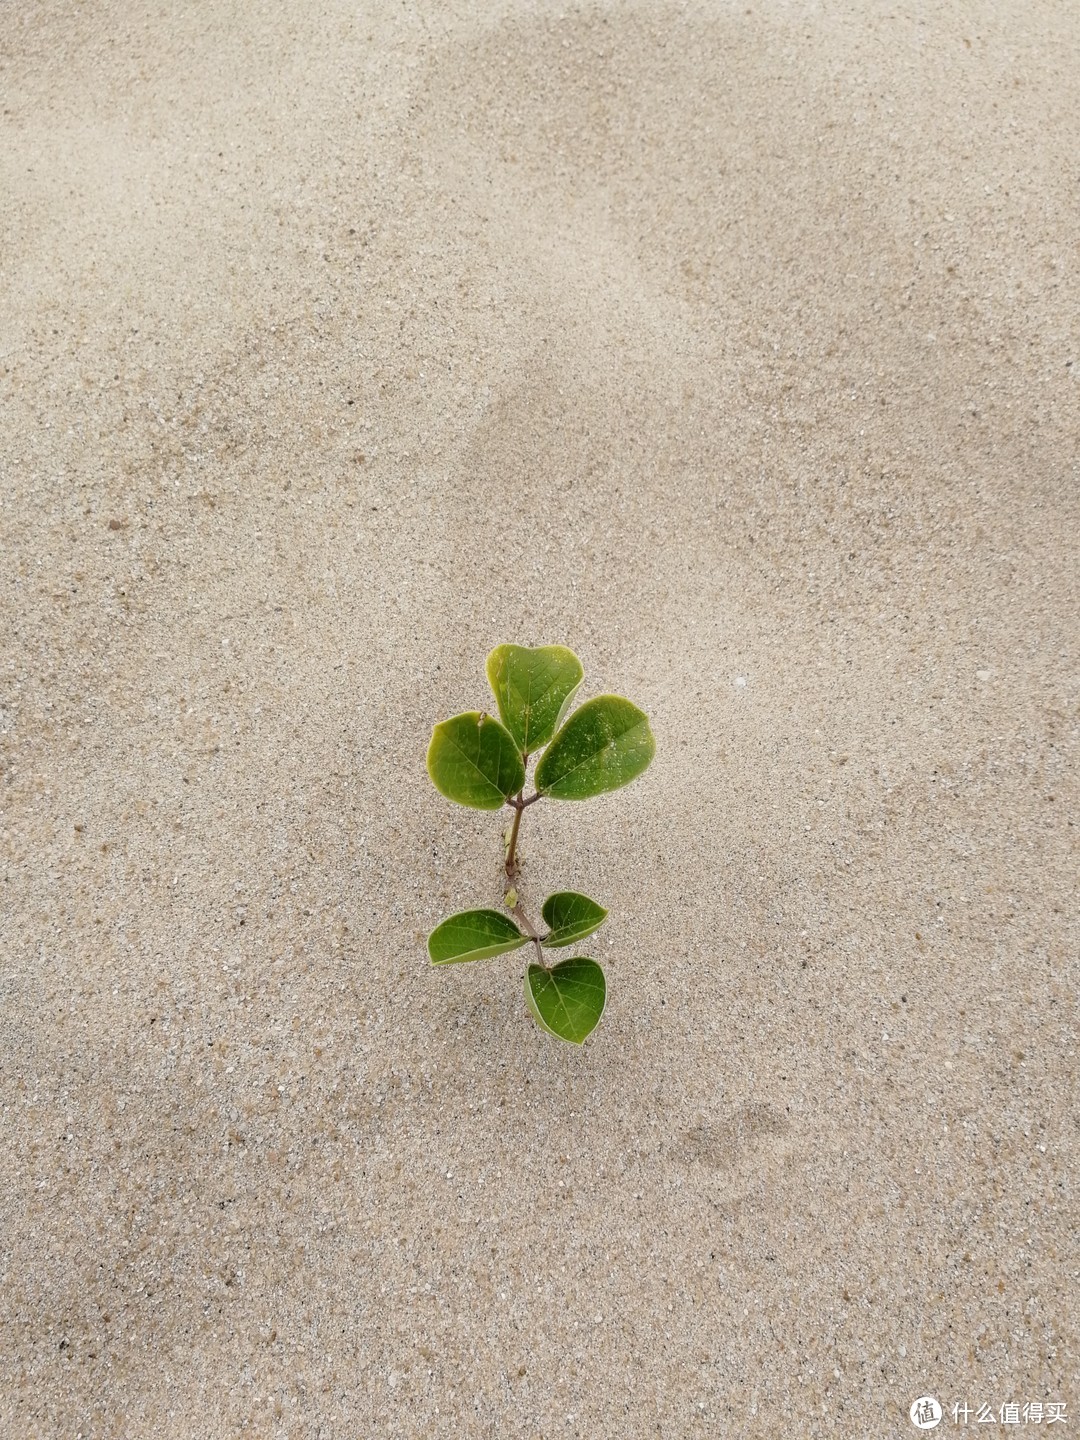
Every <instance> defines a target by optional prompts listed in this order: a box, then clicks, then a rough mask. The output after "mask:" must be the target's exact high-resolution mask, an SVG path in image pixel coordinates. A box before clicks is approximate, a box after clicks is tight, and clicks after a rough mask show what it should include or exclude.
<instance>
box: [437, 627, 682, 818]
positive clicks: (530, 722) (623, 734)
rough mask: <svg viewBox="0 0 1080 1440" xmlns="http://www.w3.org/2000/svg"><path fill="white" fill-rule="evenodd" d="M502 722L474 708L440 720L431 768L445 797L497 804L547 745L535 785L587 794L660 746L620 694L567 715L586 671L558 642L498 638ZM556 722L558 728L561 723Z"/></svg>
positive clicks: (495, 683) (543, 790) (628, 775)
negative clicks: (531, 642)
mask: <svg viewBox="0 0 1080 1440" xmlns="http://www.w3.org/2000/svg"><path fill="white" fill-rule="evenodd" d="M487 673H488V680H489V681H490V682H491V688H492V690H493V691H494V693H495V700H496V703H497V705H498V707H499V714H500V716H501V723H500V721H498V720H495V719H493V717H492V716H490V715H486V714H483V713H481V712H479V711H476V710H472V711H468V712H466V713H465V714H463V715H455V716H454V717H453V718H452V719H450V720H444V721H443V722H442V723H441V724H439V725H436V727H435V732H434V734H433V735H432V737H431V744H430V746H429V747H428V757H427V763H428V773H429V774H430V776H431V778H432V780H433V781H434V782H435V785H436V788H437V789H438V790H439V791H440V792H441V793H442V794H443V795H445V796H446V797H447V799H449V800H456V801H457V802H458V803H459V804H462V805H470V806H472V807H473V808H475V809H477V810H497V809H499V807H500V806H501V805H503V804H505V802H506V801H507V800H508V799H509V798H510V796H511V795H515V794H517V793H519V792H520V791H521V789H522V787H523V786H524V784H525V762H526V759H527V757H528V756H529V755H531V754H535V753H536V751H537V750H539V749H540V748H542V747H543V746H545V745H546V746H547V747H548V748H547V750H546V752H545V753H544V755H543V756H542V758H541V760H540V763H539V764H538V765H537V767H536V790H537V794H538V795H550V796H551V797H552V798H553V799H556V800H587V799H589V798H590V797H591V796H593V795H601V794H603V793H604V792H605V791H606V790H616V789H618V787H619V786H620V785H627V784H629V782H630V781H631V780H633V779H634V778H635V777H636V776H638V775H640V774H641V772H642V771H643V770H644V769H645V767H646V766H647V765H648V763H649V761H650V760H651V759H652V757H653V753H654V751H655V749H656V744H655V741H654V740H653V736H652V732H651V730H650V729H649V722H648V719H647V718H646V716H645V715H644V714H643V713H642V711H640V710H639V709H638V708H637V706H636V705H632V704H631V703H630V701H629V700H624V699H622V698H621V697H620V696H618V695H600V696H598V697H597V698H596V699H595V700H589V701H587V702H586V704H584V705H582V706H581V708H580V709H579V710H577V711H576V712H575V713H574V714H573V715H572V716H571V717H570V719H569V720H567V721H566V723H565V724H563V719H564V716H565V714H566V711H567V709H568V708H569V705H570V702H571V700H572V699H573V697H574V695H575V694H576V693H577V689H578V686H579V685H580V684H581V680H582V676H583V674H584V671H583V670H582V667H581V662H580V661H579V660H578V658H577V656H576V655H575V654H574V653H573V651H571V650H567V649H566V648H565V646H562V645H541V646H538V647H536V648H535V649H526V648H525V647H523V646H520V645H500V646H498V647H497V648H496V649H495V650H493V651H492V652H491V654H490V655H489V656H488V660H487ZM560 726H561V728H560Z"/></svg>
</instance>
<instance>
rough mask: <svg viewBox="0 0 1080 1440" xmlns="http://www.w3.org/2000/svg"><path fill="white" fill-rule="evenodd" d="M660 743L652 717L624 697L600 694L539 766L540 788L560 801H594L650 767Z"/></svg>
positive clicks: (574, 719) (577, 712)
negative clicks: (654, 734) (649, 717)
mask: <svg viewBox="0 0 1080 1440" xmlns="http://www.w3.org/2000/svg"><path fill="white" fill-rule="evenodd" d="M655 752H656V741H655V740H654V739H653V736H652V731H651V730H650V729H649V721H648V719H647V717H646V716H645V715H644V714H643V713H642V712H641V711H640V710H639V709H638V708H637V706H636V705H631V703H630V701H629V700H624V699H622V697H621V696H619V695H598V696H597V698H596V699H595V700H589V701H587V702H586V703H585V704H584V705H582V707H581V709H580V710H575V711H574V713H573V715H571V716H570V719H569V720H568V721H567V722H566V724H565V725H564V726H563V727H562V729H561V730H560V731H559V733H558V734H557V735H556V736H555V739H554V740H552V742H551V744H550V745H549V746H548V748H547V749H546V750H545V751H544V755H543V758H542V759H541V761H540V764H539V765H538V766H537V767H536V788H537V790H539V791H541V792H542V793H543V794H545V795H550V796H552V798H553V799H555V800H588V799H589V797H590V796H592V795H602V794H603V793H604V791H605V790H617V789H618V788H619V786H620V785H628V784H629V783H630V781H631V780H633V779H635V778H636V777H637V776H638V775H640V774H641V772H642V771H643V770H644V769H645V767H646V766H647V765H648V763H649V761H650V760H651V759H652V757H653V755H654V754H655Z"/></svg>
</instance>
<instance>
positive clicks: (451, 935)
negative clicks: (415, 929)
mask: <svg viewBox="0 0 1080 1440" xmlns="http://www.w3.org/2000/svg"><path fill="white" fill-rule="evenodd" d="M528 943H529V941H528V936H526V935H522V933H521V931H520V930H519V929H518V927H517V926H516V925H515V924H514V922H513V921H512V920H510V919H509V918H508V917H507V916H505V915H503V914H501V913H500V912H499V911H498V910H462V911H460V912H459V913H458V914H457V915H451V916H450V918H449V919H448V920H444V921H443V922H442V924H441V925H437V926H436V927H435V929H434V930H433V931H432V932H431V934H430V935H429V936H428V942H427V948H428V954H429V955H430V956H431V963H432V964H433V965H454V964H458V963H460V962H462V961H465V960H488V959H490V957H491V956H492V955H503V954H505V953H506V951H507V950H518V949H520V948H521V946H522V945H527V944H528Z"/></svg>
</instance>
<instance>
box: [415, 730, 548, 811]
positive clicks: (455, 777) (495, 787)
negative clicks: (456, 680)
mask: <svg viewBox="0 0 1080 1440" xmlns="http://www.w3.org/2000/svg"><path fill="white" fill-rule="evenodd" d="M427 768H428V774H429V775H430V776H431V778H432V780H433V781H434V782H435V788H436V789H437V790H438V791H439V792H440V793H441V794H443V795H445V796H446V798H447V799H448V800H456V801H457V802H458V804H459V805H471V806H472V808H473V809H474V810H498V808H499V806H500V805H503V804H505V803H506V799H507V796H509V795H513V794H514V793H515V791H518V790H520V789H521V787H522V786H523V785H524V784H525V766H524V765H523V764H522V763H521V756H520V754H519V753H518V748H517V745H516V743H515V741H514V737H513V736H512V735H511V734H510V732H509V731H508V730H506V729H505V728H504V727H503V726H502V725H500V724H499V722H498V720H495V719H494V718H493V717H492V716H490V715H484V714H481V713H480V711H478V710H468V711H466V713H465V714H464V715H455V716H453V718H452V719H450V720H444V721H443V722H442V723H441V724H439V725H436V726H435V731H434V733H433V735H432V737H431V744H430V745H429V746H428V753H427Z"/></svg>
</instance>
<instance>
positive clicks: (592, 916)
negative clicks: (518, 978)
mask: <svg viewBox="0 0 1080 1440" xmlns="http://www.w3.org/2000/svg"><path fill="white" fill-rule="evenodd" d="M541 913H542V915H543V917H544V923H545V924H546V925H547V927H548V930H547V933H546V934H543V935H540V934H536V933H529V934H526V933H524V932H523V931H522V930H521V929H520V928H519V926H518V925H517V924H516V923H515V922H514V921H513V920H511V919H510V917H509V916H507V915H504V914H503V913H502V912H501V911H499V910H462V911H460V912H459V913H458V914H457V915H451V916H450V917H449V918H448V919H446V920H444V921H443V922H442V924H441V925H439V926H437V927H436V928H435V929H434V930H433V931H432V932H431V934H430V936H429V937H428V954H429V955H430V957H431V961H432V964H434V965H456V964H461V963H464V962H465V961H469V960H487V959H490V958H491V957H492V956H494V955H503V954H506V953H507V952H508V951H510V950H519V949H520V948H521V947H522V946H523V945H529V944H534V945H535V946H536V948H537V953H538V954H540V955H542V952H543V950H544V949H557V948H561V947H563V946H566V945H573V944H576V942H577V941H579V940H583V939H584V938H585V936H586V935H591V934H592V933H593V931H594V930H596V929H598V928H599V927H600V925H602V924H603V922H604V920H605V918H606V917H607V911H606V910H605V909H604V908H603V906H601V905H598V904H597V903H596V901H595V900H590V899H589V897H588V896H587V895H579V894H577V893H576V892H575V891H573V890H560V891H557V892H556V893H555V894H554V895H549V896H548V898H547V899H546V900H545V901H544V906H543V910H542V912H541ZM530 931H531V927H530ZM606 998H607V982H606V981H605V979H604V972H603V970H602V969H601V968H600V966H599V965H598V964H597V963H596V961H595V960H590V959H589V958H588V957H587V956H584V955H577V956H574V957H573V958H571V959H569V960H562V961H560V962H559V963H558V964H557V965H553V966H550V967H549V966H547V965H545V964H542V963H541V964H537V963H531V964H529V965H528V966H527V967H526V971H525V1002H526V1004H527V1005H528V1007H529V1011H530V1013H531V1014H532V1016H533V1018H534V1019H535V1020H536V1021H537V1023H538V1024H539V1025H540V1026H541V1027H542V1028H543V1029H544V1030H546V1031H547V1032H548V1033H549V1034H551V1035H556V1036H558V1038H559V1039H561V1040H569V1041H571V1042H572V1043H573V1044H575V1045H580V1044H581V1043H582V1042H583V1041H584V1040H585V1038H586V1037H587V1036H588V1035H590V1034H591V1033H592V1031H593V1030H595V1028H596V1026H597V1025H598V1024H599V1022H600V1017H601V1016H602V1015H603V1013H604V1003H605V1000H606Z"/></svg>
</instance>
